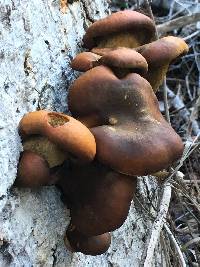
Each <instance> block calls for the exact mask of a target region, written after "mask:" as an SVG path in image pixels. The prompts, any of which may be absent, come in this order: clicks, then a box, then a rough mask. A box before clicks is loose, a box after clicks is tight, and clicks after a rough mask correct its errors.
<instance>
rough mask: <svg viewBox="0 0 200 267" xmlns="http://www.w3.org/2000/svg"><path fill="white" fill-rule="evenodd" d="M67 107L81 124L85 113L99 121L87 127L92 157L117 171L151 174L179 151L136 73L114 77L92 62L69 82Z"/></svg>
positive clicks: (177, 139)
mask: <svg viewBox="0 0 200 267" xmlns="http://www.w3.org/2000/svg"><path fill="white" fill-rule="evenodd" d="M94 99H95V101H94ZM69 108H70V110H71V112H72V114H73V115H75V116H77V117H79V119H80V120H81V121H82V122H83V123H84V121H83V120H82V119H81V118H84V119H85V118H87V117H90V114H91V115H93V116H94V114H95V115H96V116H97V117H98V118H99V119H98V120H99V121H103V123H102V124H101V125H100V126H96V125H87V126H88V127H91V131H92V133H93V134H94V136H95V140H96V143H97V155H96V156H97V159H98V160H99V161H100V162H102V163H104V164H106V165H108V166H110V167H111V168H112V169H114V170H116V171H118V172H121V173H124V174H127V175H147V174H151V173H154V172H157V171H159V170H162V169H164V168H167V167H168V166H170V165H171V164H172V163H173V162H174V161H176V160H177V159H178V158H180V157H181V155H182V152H183V144H182V141H181V139H180V137H179V136H178V135H177V134H176V132H175V131H174V130H173V128H172V127H171V126H170V125H169V124H168V123H167V122H166V121H165V120H164V118H163V117H162V115H161V113H160V111H159V106H158V101H157V99H156V96H155V94H154V93H153V90H152V88H151V86H150V84H149V83H148V82H147V81H146V80H145V79H144V78H142V77H141V76H140V75H138V74H135V73H131V74H128V75H127V76H126V77H125V78H123V79H118V78H117V77H116V76H115V75H114V73H113V72H112V71H111V70H110V69H109V68H107V67H104V66H99V67H95V68H93V69H91V70H89V71H87V72H86V73H84V74H83V75H81V76H80V77H79V78H78V79H77V80H76V81H75V82H74V84H73V85H72V86H71V88H70V92H69ZM98 120H96V121H98ZM88 121H89V120H88ZM94 126H96V127H95V128H92V127H94Z"/></svg>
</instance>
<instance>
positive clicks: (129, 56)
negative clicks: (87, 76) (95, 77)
mask: <svg viewBox="0 0 200 267" xmlns="http://www.w3.org/2000/svg"><path fill="white" fill-rule="evenodd" d="M98 65H105V66H108V67H110V68H111V69H112V70H113V71H114V72H115V73H117V74H119V75H126V74H127V73H128V72H136V73H146V72H147V70H148V65H147V62H146V59H145V58H144V57H143V56H142V55H141V54H139V53H137V52H136V51H134V50H133V49H130V48H125V47H123V48H118V49H115V50H112V51H109V52H107V53H106V54H105V55H103V56H102V57H101V56H98V55H96V54H94V53H91V52H84V53H81V54H79V55H77V56H76V57H75V59H74V60H73V61H72V68H74V69H75V70H78V71H88V70H89V69H92V68H94V67H96V66H98Z"/></svg>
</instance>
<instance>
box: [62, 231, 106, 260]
mask: <svg viewBox="0 0 200 267" xmlns="http://www.w3.org/2000/svg"><path fill="white" fill-rule="evenodd" d="M64 240H65V245H66V247H67V248H68V249H69V250H70V251H72V252H82V253H84V254H86V255H92V256H96V255H100V254H103V253H105V252H106V251H107V250H108V248H109V246H110V243H111V236H110V234H109V233H104V234H102V235H97V236H91V237H87V236H84V235H83V234H81V233H80V232H79V231H77V230H75V229H74V227H73V226H70V227H68V229H67V232H66V235H65V238H64Z"/></svg>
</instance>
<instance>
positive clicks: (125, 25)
mask: <svg viewBox="0 0 200 267" xmlns="http://www.w3.org/2000/svg"><path fill="white" fill-rule="evenodd" d="M124 32H130V33H131V34H133V35H136V34H138V33H140V32H142V35H141V36H142V37H141V39H142V40H141V42H142V44H145V43H147V42H150V41H151V40H152V39H153V37H154V35H155V26H154V23H153V21H152V20H151V19H150V18H149V17H147V16H145V15H143V14H141V13H139V12H136V11H132V10H125V11H119V12H116V13H113V14H112V15H110V16H108V17H106V18H104V19H101V20H98V21H96V22H95V23H93V24H92V25H91V26H90V27H89V28H88V29H87V31H86V34H85V36H84V37H83V42H84V45H85V47H86V48H89V49H92V48H93V47H95V46H97V44H98V42H99V40H100V39H102V38H106V37H107V36H111V35H112V34H116V33H124Z"/></svg>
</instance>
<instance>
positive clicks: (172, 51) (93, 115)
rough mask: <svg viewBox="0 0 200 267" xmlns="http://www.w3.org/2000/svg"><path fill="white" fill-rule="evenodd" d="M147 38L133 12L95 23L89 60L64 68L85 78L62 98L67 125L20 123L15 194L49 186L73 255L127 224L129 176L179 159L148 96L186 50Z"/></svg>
mask: <svg viewBox="0 0 200 267" xmlns="http://www.w3.org/2000/svg"><path fill="white" fill-rule="evenodd" d="M154 36H155V25H154V23H153V21H152V20H151V19H150V18H149V17H147V16H145V15H143V14H141V13H138V12H136V11H129V10H126V11H121V12H117V13H115V14H112V15H110V16H108V17H107V18H104V19H101V20H99V21H97V22H95V23H94V24H92V25H91V26H90V27H89V28H88V30H87V31H86V34H85V36H84V38H83V42H84V46H85V47H86V48H87V49H90V51H88V52H83V53H80V54H79V55H77V56H76V57H75V58H74V60H73V61H72V63H71V66H72V68H73V69H75V70H78V71H81V72H84V73H83V74H82V75H80V76H79V78H78V79H76V80H75V81H74V83H73V84H72V85H71V87H70V90H69V99H68V100H69V109H70V111H71V113H72V116H73V117H74V118H75V119H74V118H72V117H70V116H67V115H64V114H61V113H57V112H50V111H44V110H43V111H42V110H41V111H36V112H31V113H29V114H27V115H25V116H24V117H23V119H22V120H21V122H20V126H19V133H20V135H21V137H22V140H23V146H24V152H23V153H22V155H21V159H20V162H19V167H18V175H17V179H16V185H17V186H25V187H27V186H29V187H38V186H41V185H51V184H57V186H58V187H59V188H60V189H61V190H62V193H63V201H64V203H66V205H67V206H68V207H69V208H70V216H71V222H70V226H69V227H68V229H67V231H66V235H65V244H66V246H67V248H69V249H70V250H71V251H80V252H82V253H84V254H89V255H98V254H102V253H104V252H105V251H106V250H107V249H108V248H109V245H110V242H111V238H110V233H109V232H111V231H114V230H115V229H117V228H119V227H120V226H121V225H122V224H123V223H124V221H125V220H126V218H127V215H128V212H129V208H130V204H131V201H132V199H133V197H134V193H135V191H136V176H138V175H148V174H152V173H155V172H158V171H161V170H163V169H165V168H168V167H169V166H170V165H171V164H172V163H174V162H175V161H176V160H178V159H179V158H180V157H181V155H182V152H183V144H182V141H181V139H180V137H179V136H178V135H177V134H176V132H175V131H174V130H173V128H172V127H171V126H170V125H169V124H168V123H167V122H166V120H165V119H164V118H163V116H162V114H161V113H160V110H159V106H158V100H157V98H156V95H155V92H156V91H157V90H158V88H159V86H160V85H161V84H162V81H163V79H164V76H165V74H166V72H167V69H168V66H169V64H170V63H171V62H172V61H173V60H175V59H176V58H177V57H180V56H181V55H183V54H185V53H186V52H187V50H188V47H187V45H186V44H185V42H184V41H183V40H181V39H180V38H176V37H173V36H168V37H165V38H162V39H159V40H157V41H154Z"/></svg>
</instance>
